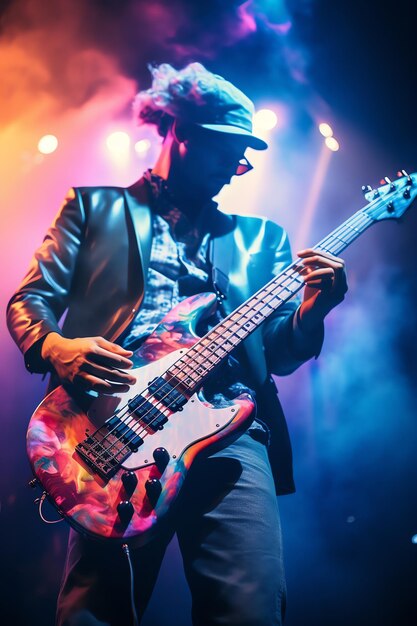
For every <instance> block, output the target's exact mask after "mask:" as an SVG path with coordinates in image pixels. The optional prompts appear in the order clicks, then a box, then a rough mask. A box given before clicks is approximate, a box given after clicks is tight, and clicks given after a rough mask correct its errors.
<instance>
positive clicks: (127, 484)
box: [122, 472, 138, 498]
mask: <svg viewBox="0 0 417 626" xmlns="http://www.w3.org/2000/svg"><path fill="white" fill-rule="evenodd" d="M122 483H123V487H124V488H125V491H126V493H127V495H128V497H129V498H130V496H131V495H132V493H133V492H134V491H135V489H136V485H137V484H138V478H137V476H136V474H135V472H124V473H123V474H122Z"/></svg>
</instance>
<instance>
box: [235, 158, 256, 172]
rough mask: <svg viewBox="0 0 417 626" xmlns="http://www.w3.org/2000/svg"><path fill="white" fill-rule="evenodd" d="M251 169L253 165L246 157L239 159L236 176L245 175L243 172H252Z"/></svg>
mask: <svg viewBox="0 0 417 626" xmlns="http://www.w3.org/2000/svg"><path fill="white" fill-rule="evenodd" d="M251 170H253V165H252V164H251V163H249V161H248V160H247V158H246V157H242V158H241V159H240V160H239V165H238V166H237V169H236V172H235V176H243V174H246V172H250V171H251Z"/></svg>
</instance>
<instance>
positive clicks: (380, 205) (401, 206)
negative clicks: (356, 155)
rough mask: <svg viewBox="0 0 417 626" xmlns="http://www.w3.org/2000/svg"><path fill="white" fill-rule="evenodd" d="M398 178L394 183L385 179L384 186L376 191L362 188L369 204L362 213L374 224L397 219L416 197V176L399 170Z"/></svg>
mask: <svg viewBox="0 0 417 626" xmlns="http://www.w3.org/2000/svg"><path fill="white" fill-rule="evenodd" d="M398 176H400V178H398V179H397V180H395V181H391V180H390V179H389V178H388V177H385V178H384V181H385V184H384V185H382V186H381V187H378V189H372V188H371V187H362V191H363V193H364V196H365V198H366V199H367V200H368V202H369V204H368V205H367V206H365V207H364V208H363V211H364V212H365V213H366V214H367V215H368V216H369V217H370V218H371V219H372V220H374V221H375V222H379V221H380V220H390V219H399V218H400V217H402V216H403V215H404V213H405V212H406V211H407V209H408V208H409V206H410V205H411V204H412V202H414V200H415V198H416V197H417V174H407V172H406V171H405V170H401V172H398Z"/></svg>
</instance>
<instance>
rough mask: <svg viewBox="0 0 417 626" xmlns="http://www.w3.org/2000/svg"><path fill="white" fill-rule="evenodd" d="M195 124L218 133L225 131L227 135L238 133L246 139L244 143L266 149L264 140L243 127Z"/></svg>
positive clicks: (258, 148) (256, 148)
mask: <svg viewBox="0 0 417 626" xmlns="http://www.w3.org/2000/svg"><path fill="white" fill-rule="evenodd" d="M196 125H197V126H201V127H202V128H207V129H208V130H214V131H216V132H218V133H227V134H229V135H239V136H240V137H244V138H245V139H246V140H247V141H246V143H247V144H248V146H250V147H251V148H254V149H255V150H266V149H267V147H268V144H267V143H266V141H264V140H263V139H261V138H260V137H255V135H252V133H251V132H250V131H249V130H245V129H244V128H239V127H238V126H231V125H230V124H196Z"/></svg>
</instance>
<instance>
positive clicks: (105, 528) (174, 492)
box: [27, 293, 254, 543]
mask: <svg viewBox="0 0 417 626" xmlns="http://www.w3.org/2000/svg"><path fill="white" fill-rule="evenodd" d="M215 306H216V298H215V296H214V294H211V293H207V294H200V295H198V296H193V297H191V298H188V299H187V300H184V301H183V302H181V303H180V304H179V305H178V306H177V307H175V308H174V309H173V310H172V311H171V312H170V313H169V314H168V315H167V316H166V317H165V318H164V319H163V320H162V321H161V323H160V324H159V326H158V327H157V328H156V329H155V331H154V332H153V333H152V335H150V336H149V337H148V339H147V340H146V342H145V343H144V344H143V345H142V346H141V347H140V348H139V350H137V351H136V352H135V354H134V355H133V357H132V360H133V361H134V369H133V370H131V371H132V374H133V375H134V376H136V378H137V381H138V382H137V383H136V384H135V385H134V386H132V387H131V388H130V390H129V392H128V393H123V394H120V395H117V394H116V395H112V396H100V397H98V398H96V399H94V398H90V397H89V396H87V394H85V396H84V397H81V396H79V395H78V397H77V395H74V392H71V391H70V390H68V389H66V388H64V387H63V386H61V387H58V388H57V389H55V390H54V391H52V393H50V394H49V395H48V396H47V397H46V398H45V399H44V400H43V402H42V403H41V404H40V405H39V407H38V408H37V409H36V411H35V413H34V414H33V416H32V418H31V420H30V424H29V428H28V433H27V450H28V455H29V460H30V463H31V465H32V469H33V471H34V474H35V476H36V478H37V479H38V481H39V482H40V484H41V486H42V487H43V489H44V490H45V492H47V494H48V498H49V500H50V501H52V502H53V503H54V504H55V506H56V507H57V508H58V510H59V512H60V513H61V514H62V515H63V517H64V518H65V519H66V520H67V521H68V522H69V523H70V524H71V525H72V526H73V527H74V528H75V529H76V530H78V531H80V532H82V533H85V534H87V535H90V536H93V537H100V538H101V537H102V538H109V539H115V540H122V541H126V540H129V539H132V538H136V540H137V542H138V543H144V542H146V541H147V540H148V539H149V538H150V537H151V536H153V534H154V532H155V531H156V530H157V529H158V528H159V526H160V525H161V523H162V520H163V519H164V518H165V516H166V514H167V513H168V511H169V510H170V508H171V506H172V505H173V503H174V501H175V500H176V498H177V496H178V494H179V491H180V489H181V487H182V485H183V483H184V480H185V478H186V475H187V472H188V470H189V468H190V466H191V464H192V462H193V460H194V459H195V457H196V456H197V455H198V454H200V453H201V452H203V451H205V452H207V451H208V450H212V449H213V448H214V447H215V446H216V444H217V445H218V444H219V443H220V442H221V444H222V446H224V445H226V442H228V441H229V440H230V441H231V440H233V439H234V438H237V437H238V436H239V434H240V433H241V432H242V431H244V430H245V429H246V428H247V427H248V426H249V424H250V422H251V421H252V419H253V414H254V404H253V401H252V399H251V397H250V396H249V395H245V394H244V395H242V396H239V398H237V399H236V400H234V401H233V402H230V403H229V404H228V406H224V404H222V407H221V408H215V407H214V406H213V405H211V404H210V403H208V402H207V401H206V400H205V399H204V396H203V394H202V392H197V393H194V394H192V395H191V396H190V397H189V398H187V402H186V403H185V404H184V405H183V406H181V407H179V408H178V409H177V410H174V411H172V410H171V409H170V408H168V407H166V406H162V404H161V401H159V400H158V399H156V398H155V397H153V396H152V394H151V393H149V390H148V391H147V392H146V401H147V402H153V403H154V405H155V406H156V407H159V408H162V411H161V413H160V414H162V415H163V418H162V419H163V420H165V419H166V418H167V419H166V421H164V423H163V424H162V425H161V426H160V427H158V428H157V429H156V430H152V423H151V425H150V426H149V425H147V424H146V423H145V421H146V417H145V418H144V420H145V421H144V420H141V419H139V418H137V417H136V416H135V415H130V417H129V416H128V418H127V422H122V423H123V424H126V425H125V426H121V425H120V422H116V426H115V425H114V423H111V425H110V426H108V427H107V428H106V427H104V428H105V430H104V431H102V433H101V434H100V436H98V435H97V442H96V440H93V443H92V444H91V445H90V456H89V455H88V452H89V451H88V445H89V444H88V435H91V434H93V433H95V432H97V429H98V428H99V427H101V426H102V425H103V424H104V422H105V421H106V420H108V419H109V418H111V417H112V416H114V415H118V414H122V413H123V409H122V410H121V407H125V406H126V404H127V402H128V401H129V399H130V400H131V399H133V398H135V397H138V396H140V397H142V398H143V394H144V389H145V387H146V386H147V385H148V384H149V382H150V381H152V380H155V379H158V378H160V377H161V376H162V375H163V374H164V373H165V372H166V371H167V370H168V369H169V368H170V366H172V365H173V364H174V363H175V362H176V361H178V359H179V358H181V356H182V355H184V354H185V353H186V352H187V350H189V348H190V347H191V346H193V345H194V344H195V343H196V341H197V336H196V331H195V329H196V326H197V323H198V322H199V321H200V320H202V319H204V318H207V317H208V316H210V314H212V313H213V311H214V309H215ZM143 402H145V400H144V401H143ZM143 402H142V404H143ZM171 405H172V402H171ZM81 406H83V408H81ZM146 407H148V405H146ZM125 412H126V411H125ZM128 413H132V411H131V410H129V411H128ZM128 413H126V414H128ZM148 413H149V409H148ZM152 415H153V414H152ZM151 422H152V420H151ZM143 424H145V425H144V426H143ZM139 427H140V428H139ZM123 430H125V431H127V430H128V431H129V434H130V435H131V433H132V431H134V432H139V433H140V435H141V437H140V438H141V439H142V443H141V444H140V445H139V447H138V448H137V452H135V451H132V450H131V449H130V448H127V447H126V444H125V440H126V438H124V437H123V436H120V435H124V432H123ZM115 435H117V436H118V437H115ZM131 437H132V436H131ZM136 439H137V438H136ZM83 441H84V442H85V441H87V443H86V444H85V445H84V449H83V450H81V452H82V453H83V454H80V453H79V452H78V451H77V449H76V447H77V445H78V444H80V442H83ZM103 441H104V444H103ZM133 443H134V444H136V443H137V440H135V441H134V442H133ZM106 445H107V447H108V448H110V449H108V450H107V455H109V454H113V455H114V456H116V463H115V464H116V465H118V467H117V468H114V467H112V468H110V469H111V471H110V472H108V475H109V478H108V479H107V476H106V475H105V472H104V471H103V467H102V464H103V463H105V461H106V459H107V458H108V456H107V457H106V452H103V449H104V448H105V446H106ZM100 446H101V447H100ZM121 446H124V447H125V448H126V449H125V450H124V451H123V452H122V453H121V454H119V456H118V451H119V449H120V447H121ZM132 447H134V446H132ZM86 450H87V452H86ZM91 450H92V451H93V455H92V457H91ZM155 450H157V452H156V454H155ZM124 453H127V456H126V458H124V459H123V461H122V463H121V464H120V465H119V464H118V460H119V458H122V456H124V455H125V454H124ZM158 455H159V456H158ZM90 457H91V458H90ZM155 459H156V461H155ZM92 461H94V462H92ZM97 469H98V470H99V471H96V470H97Z"/></svg>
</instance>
